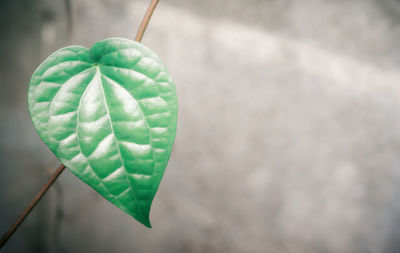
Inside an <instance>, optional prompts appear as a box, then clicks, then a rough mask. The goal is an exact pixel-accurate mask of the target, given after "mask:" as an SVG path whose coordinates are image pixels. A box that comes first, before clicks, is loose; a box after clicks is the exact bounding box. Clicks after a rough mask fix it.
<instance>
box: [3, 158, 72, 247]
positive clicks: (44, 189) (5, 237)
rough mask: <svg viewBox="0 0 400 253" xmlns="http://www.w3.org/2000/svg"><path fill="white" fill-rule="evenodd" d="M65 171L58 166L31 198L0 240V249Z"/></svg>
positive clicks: (62, 166)
mask: <svg viewBox="0 0 400 253" xmlns="http://www.w3.org/2000/svg"><path fill="white" fill-rule="evenodd" d="M64 169H65V166H64V165H63V164H61V165H60V166H58V169H57V170H56V172H54V173H53V175H51V177H50V178H49V180H48V181H47V183H46V184H45V185H44V186H43V187H42V189H41V190H40V192H39V193H38V194H36V196H35V197H34V198H33V200H32V202H31V203H29V205H28V206H27V207H26V208H25V210H24V212H23V213H22V214H21V215H20V216H19V217H18V219H17V220H16V221H15V222H14V224H13V225H12V226H11V227H10V229H9V230H8V231H7V232H6V233H5V234H4V235H3V237H1V239H0V249H1V248H2V247H3V246H4V244H6V242H7V241H8V239H10V237H11V236H12V234H13V233H14V232H15V230H17V228H18V227H19V225H21V223H22V222H23V221H24V220H25V218H26V216H28V214H29V213H30V212H31V211H32V209H33V208H34V207H35V206H36V204H37V203H38V202H39V200H40V199H41V198H42V197H43V195H44V194H45V193H46V192H47V190H48V189H49V188H50V187H51V186H52V185H53V183H54V182H55V181H56V179H57V178H58V176H59V175H60V174H61V172H63V171H64Z"/></svg>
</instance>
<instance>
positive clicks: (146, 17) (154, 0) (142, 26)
mask: <svg viewBox="0 0 400 253" xmlns="http://www.w3.org/2000/svg"><path fill="white" fill-rule="evenodd" d="M158 1H159V0H151V3H150V5H149V7H148V8H147V11H146V14H144V17H143V20H142V23H141V24H140V26H139V30H138V32H137V33H136V37H135V40H136V41H138V42H141V41H142V39H143V34H144V32H145V31H146V28H147V25H148V24H149V21H150V19H151V16H152V15H153V12H154V9H155V8H156V6H157V4H158Z"/></svg>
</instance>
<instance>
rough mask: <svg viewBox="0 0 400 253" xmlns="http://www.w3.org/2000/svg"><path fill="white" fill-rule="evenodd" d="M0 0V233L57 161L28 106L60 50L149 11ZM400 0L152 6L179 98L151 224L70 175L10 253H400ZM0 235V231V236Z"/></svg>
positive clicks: (157, 38) (113, 0)
mask: <svg viewBox="0 0 400 253" xmlns="http://www.w3.org/2000/svg"><path fill="white" fill-rule="evenodd" d="M71 2H72V16H73V27H72V28H73V29H72V34H71V36H68V27H67V25H66V20H67V15H66V6H65V2H64V1H61V0H57V1H55V0H36V1H32V0H18V1H15V0H0V29H1V30H0V105H1V106H0V117H1V120H0V230H1V231H5V230H6V229H7V228H8V226H9V225H10V224H11V223H12V221H13V220H14V219H15V218H16V217H17V216H18V215H19V214H20V213H21V212H22V210H23V208H24V207H25V205H26V204H27V203H28V202H29V201H30V200H31V199H32V197H33V196H34V195H35V194H36V192H37V191H38V190H39V189H40V187H41V185H42V184H43V183H44V182H45V180H46V176H48V175H49V173H51V171H52V168H55V166H56V165H57V161H56V159H55V158H54V156H53V155H52V153H51V152H50V151H49V150H48V149H47V147H46V146H45V145H44V144H43V143H42V141H41V140H40V138H39V137H38V136H37V134H36V133H35V131H34V129H33V126H32V124H31V122H30V119H29V114H28V111H27V108H26V102H27V101H26V90H27V85H28V82H29V78H30V76H31V74H32V73H33V71H34V70H35V68H36V67H37V65H38V64H39V63H40V62H41V61H42V60H43V59H45V58H46V57H47V56H48V55H49V54H51V53H52V52H53V51H54V50H56V49H58V48H59V47H62V46H65V45H68V44H79V45H84V46H88V47H89V46H90V45H92V44H93V43H94V42H96V41H98V40H101V39H104V38H108V37H128V38H134V35H135V33H136V29H137V27H138V25H139V22H140V21H141V18H142V16H143V14H144V12H145V9H146V8H147V4H148V1H128V0H118V1H117V0H98V1H84V0H72V1H71ZM399 39H400V2H399V1H397V0H376V1H372V0H343V1H323V0H310V1H301V0H268V1H266V0H264V1H261V0H249V1H240V0H231V1H212V0H204V1H187V0H161V1H160V4H159V6H158V7H157V9H156V11H155V14H154V17H153V18H152V20H151V22H150V26H149V28H148V30H147V32H146V34H145V37H144V40H143V43H144V44H146V45H147V46H149V47H150V48H152V49H153V50H154V51H155V52H156V53H158V54H159V56H160V57H161V58H162V59H163V61H164V63H165V64H166V65H167V67H168V69H169V72H170V73H171V74H172V76H173V77H174V80H175V83H176V86H177V92H178V96H179V106H180V107H179V120H178V133H177V139H176V143H175V146H174V151H173V154H172V157H171V160H170V163H169V166H168V168H167V170H166V173H165V176H164V179H163V181H162V183H161V186H160V189H159V192H158V194H157V196H156V198H155V201H154V204H153V207H152V212H151V220H152V224H153V228H152V229H147V228H145V227H143V226H142V225H140V224H139V223H138V222H136V221H134V220H133V219H132V218H131V217H129V216H128V215H126V214H124V213H123V212H122V211H120V210H119V209H118V208H116V207H114V206H113V205H112V204H110V203H108V202H106V201H105V200H104V199H103V198H101V197H100V196H99V195H98V194H97V193H95V192H94V191H93V190H91V189H90V188H89V187H88V186H86V185H85V184H84V183H82V182H80V181H79V180H78V179H77V178H75V177H74V176H73V175H72V174H71V173H70V172H69V171H65V172H64V173H63V174H62V176H61V177H60V178H59V180H58V181H57V183H56V184H55V186H54V187H53V188H52V189H51V190H50V191H49V193H48V194H47V195H46V196H45V197H44V199H43V200H42V201H41V203H40V204H39V205H38V207H37V208H36V209H35V210H34V211H33V212H32V214H31V215H30V216H29V217H28V219H27V220H26V221H25V223H24V224H23V225H22V226H21V227H20V229H19V230H18V231H17V232H16V234H15V236H13V237H12V238H11V240H10V241H9V243H8V244H7V246H6V247H5V248H4V252H22V253H23V252H272V253H273V252H279V253H282V252H296V253H302V252H304V253H313V252H315V253H316V252H324V253H325V252H349V253H350V252H351V253H357V252H360V253H361V252H374V253H379V252H382V253H392V252H399V251H400V243H399V241H398V237H399V234H400V204H399V201H398V196H399V195H400V117H397V115H398V114H399V113H400V99H399V98H400V86H399V84H400V71H399V70H400V64H399V61H400V46H399V43H398V41H399ZM1 231H0V232H1Z"/></svg>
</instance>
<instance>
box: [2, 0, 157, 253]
mask: <svg viewBox="0 0 400 253" xmlns="http://www.w3.org/2000/svg"><path fill="white" fill-rule="evenodd" d="M158 1H159V0H152V1H151V3H150V5H149V7H148V8H147V11H146V14H145V15H144V17H143V20H142V23H141V24H140V27H139V30H138V32H137V34H136V38H135V40H136V41H138V42H140V41H141V40H142V38H143V34H144V32H145V31H146V28H147V25H148V24H149V21H150V18H151V15H152V14H153V12H154V9H155V8H156V6H157V4H158ZM64 169H65V166H64V165H63V164H60V165H59V166H58V168H57V170H56V172H54V173H53V174H52V175H51V177H50V179H49V180H48V181H47V183H46V184H45V185H44V186H43V188H42V189H41V190H40V192H39V193H38V194H36V196H35V197H34V198H33V200H32V202H31V203H29V205H28V206H27V207H26V208H25V210H24V212H23V213H22V214H21V215H20V216H19V217H18V219H17V220H16V221H15V222H14V224H13V225H12V226H11V227H10V229H9V230H8V231H7V232H6V233H5V234H4V235H3V237H1V239H0V249H1V248H3V246H4V244H6V242H7V241H8V239H10V237H11V236H12V234H13V233H14V232H15V230H17V228H18V227H19V226H20V225H21V223H22V222H23V221H24V220H25V218H26V216H28V214H29V213H30V212H31V211H32V209H33V208H34V207H35V206H36V205H37V203H38V202H39V201H40V199H41V198H42V197H43V196H44V194H45V193H46V192H47V190H48V189H49V188H50V187H51V186H52V185H53V183H54V182H55V181H56V179H57V178H58V176H59V175H60V174H61V173H62V172H63V171H64Z"/></svg>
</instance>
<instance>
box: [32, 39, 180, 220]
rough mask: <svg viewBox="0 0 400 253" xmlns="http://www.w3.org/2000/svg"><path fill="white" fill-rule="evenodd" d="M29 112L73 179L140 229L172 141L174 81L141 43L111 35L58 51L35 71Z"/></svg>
mask: <svg viewBox="0 0 400 253" xmlns="http://www.w3.org/2000/svg"><path fill="white" fill-rule="evenodd" d="M28 100H29V110H30V113H31V117H32V121H33V124H34V126H35V128H36V130H37V131H38V133H39V135H40V137H41V138H42V139H43V141H44V142H45V143H46V144H47V145H48V146H49V148H50V149H51V150H52V151H53V152H54V154H55V155H56V156H57V158H58V159H59V160H60V161H61V162H62V163H63V164H64V165H65V166H66V167H67V168H68V169H70V170H71V171H72V172H73V173H74V174H75V175H76V176H77V177H78V178H80V179H81V180H82V181H84V182H85V183H87V184H88V185H90V186H91V187H93V189H95V190H96V191H97V192H98V193H100V194H101V195H102V196H104V197H105V198H106V199H107V200H109V201H111V202H112V203H114V204H115V205H116V206H118V207H119V208H121V209H122V210H123V211H125V212H126V213H128V214H129V215H131V216H133V217H134V218H136V219H137V220H138V221H140V222H141V223H143V224H144V225H145V226H148V227H151V225H150V220H149V212H150V207H151V203H152V201H153V198H154V195H155V194H156V192H157V189H158V186H159V184H160V181H161V178H162V176H163V174H164V170H165V168H166V166H167V163H168V160H169V156H170V154H171V150H172V145H173V142H174V139H175V132H176V119H177V98H176V92H175V86H174V84H173V82H172V79H171V77H170V75H169V74H168V72H167V70H166V68H165V66H164V65H163V64H162V62H161V61H160V59H159V58H158V57H157V55H156V54H155V53H153V52H152V51H151V50H150V49H148V48H147V47H145V46H143V45H142V44H140V43H138V42H135V41H131V40H128V39H120V38H111V39H106V40H103V41H100V42H97V43H96V44H94V45H93V46H92V47H91V48H90V50H89V49H87V48H84V47H80V46H70V47H65V48H62V49H60V50H58V51H56V52H55V53H53V54H52V55H51V56H49V57H48V58H47V59H46V60H45V61H44V62H43V63H42V64H41V65H40V66H39V67H38V69H37V70H36V71H35V73H34V74H33V76H32V79H31V82H30V84H29V92H28Z"/></svg>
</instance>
